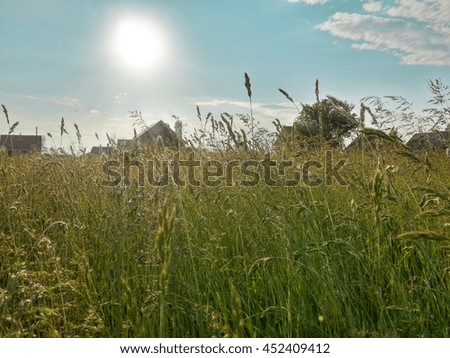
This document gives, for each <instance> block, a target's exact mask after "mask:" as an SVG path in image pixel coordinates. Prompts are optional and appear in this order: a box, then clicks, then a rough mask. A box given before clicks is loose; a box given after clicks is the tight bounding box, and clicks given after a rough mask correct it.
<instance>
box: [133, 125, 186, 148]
mask: <svg viewBox="0 0 450 358" xmlns="http://www.w3.org/2000/svg"><path fill="white" fill-rule="evenodd" d="M158 137H161V139H162V141H163V143H164V144H173V143H175V142H176V141H177V135H176V133H175V131H174V130H172V128H170V126H169V125H168V124H167V123H164V122H163V121H158V122H156V123H154V124H153V125H151V126H149V127H148V128H146V129H145V130H144V131H143V132H141V133H140V134H139V135H138V136H137V137H136V140H137V141H138V142H140V143H145V144H151V143H152V142H154V141H155V140H157V138H158Z"/></svg>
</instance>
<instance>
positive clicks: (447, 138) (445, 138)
mask: <svg viewBox="0 0 450 358" xmlns="http://www.w3.org/2000/svg"><path fill="white" fill-rule="evenodd" d="M406 145H407V146H408V147H409V148H411V149H430V148H434V149H442V150H446V149H448V148H450V128H447V130H446V131H440V132H428V133H416V134H414V135H413V136H412V137H411V139H410V140H409V141H408V143H406Z"/></svg>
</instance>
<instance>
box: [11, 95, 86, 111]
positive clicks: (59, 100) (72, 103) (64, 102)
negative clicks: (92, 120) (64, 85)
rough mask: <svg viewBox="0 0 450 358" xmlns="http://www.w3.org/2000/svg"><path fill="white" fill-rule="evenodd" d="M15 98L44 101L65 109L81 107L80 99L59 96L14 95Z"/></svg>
mask: <svg viewBox="0 0 450 358" xmlns="http://www.w3.org/2000/svg"><path fill="white" fill-rule="evenodd" d="M12 96H15V97H20V98H24V99H29V100H32V101H43V102H50V103H55V104H58V105H60V106H65V107H74V108H77V107H79V106H81V101H80V100H79V99H78V98H72V97H58V96H45V95H42V96H35V95H12Z"/></svg>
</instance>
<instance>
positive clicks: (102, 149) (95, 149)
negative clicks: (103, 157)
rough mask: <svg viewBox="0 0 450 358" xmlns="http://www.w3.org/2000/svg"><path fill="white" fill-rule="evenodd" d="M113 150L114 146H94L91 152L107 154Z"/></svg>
mask: <svg viewBox="0 0 450 358" xmlns="http://www.w3.org/2000/svg"><path fill="white" fill-rule="evenodd" d="M111 151H112V147H100V146H93V147H92V149H91V154H107V155H110V154H111Z"/></svg>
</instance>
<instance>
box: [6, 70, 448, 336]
mask: <svg viewBox="0 0 450 358" xmlns="http://www.w3.org/2000/svg"><path fill="white" fill-rule="evenodd" d="M247 84H248V88H247V89H248V91H249V92H248V95H249V99H250V101H251V92H250V80H249V79H248V81H247V77H246V87H247ZM316 88H317V87H316ZM280 91H281V93H282V94H284V95H285V96H286V98H288V99H289V100H290V101H292V98H291V97H290V96H289V95H288V94H287V93H286V92H284V91H283V90H280ZM292 102H293V101H292ZM293 103H294V102H293ZM364 111H365V109H364V107H362V115H361V117H363V115H364ZM5 114H6V113H5ZM198 116H199V119H200V121H201V122H202V128H201V129H200V130H199V132H198V133H197V134H198V135H197V136H196V137H194V139H193V140H194V141H195V140H196V141H197V147H199V149H192V148H184V149H183V148H181V149H178V150H176V151H171V150H169V149H165V148H159V149H158V148H151V147H150V148H144V147H139V146H138V147H135V148H133V150H132V152H131V155H133V159H136V160H142V161H143V162H146V160H147V159H149V158H152V159H157V160H159V161H162V160H167V159H171V158H172V159H173V157H174V156H175V155H180V156H182V157H185V156H186V157H187V156H188V155H189V153H192V152H193V153H194V156H195V158H196V159H202V158H206V159H214V160H216V161H219V162H221V163H224V164H225V163H227V162H229V161H231V160H237V159H240V160H244V159H253V160H262V159H264V158H265V156H266V154H265V153H264V152H263V151H260V150H258V149H260V148H259V147H258V146H257V145H256V144H257V143H256V142H255V140H254V139H255V137H254V135H255V136H256V133H254V132H253V130H254V129H255V128H254V122H253V113H252V114H251V118H250V120H251V121H250V123H249V124H250V127H247V128H249V129H250V133H251V135H252V138H251V142H248V141H247V139H246V133H245V131H239V130H238V129H236V126H235V124H234V123H233V116H231V115H229V114H223V115H222V116H221V120H220V121H216V120H215V119H214V117H213V116H212V114H208V115H207V117H206V119H205V120H203V118H202V116H201V113H200V110H199V109H198ZM8 121H9V119H8ZM207 123H209V124H210V125H211V127H212V129H213V133H212V134H211V133H209V134H211V136H210V137H208V132H207V130H206V124H207ZM247 124H248V123H247ZM75 129H76V131H77V138H78V142H79V143H80V145H81V143H82V141H81V134H80V131H79V128H78V126H75ZM361 130H362V132H363V133H365V134H368V135H375V136H378V137H379V138H380V140H383V141H385V142H387V143H390V144H389V145H390V146H389V147H384V148H389V150H383V149H382V148H383V147H382V148H381V150H380V149H375V148H373V149H370V150H369V149H364V146H363V147H362V150H363V151H364V152H362V153H363V155H361V152H359V151H348V152H344V153H340V152H339V151H337V150H335V152H334V153H333V154H334V157H335V158H342V159H344V160H345V161H346V162H347V165H346V166H345V167H344V169H343V172H342V174H343V176H344V177H345V178H346V180H347V181H348V185H345V186H342V185H339V184H338V183H333V184H332V185H322V186H315V187H308V186H306V185H304V184H299V185H296V186H293V187H286V186H283V185H275V186H268V185H266V184H265V183H264V182H263V181H262V182H261V183H260V184H258V185H257V186H254V187H244V186H239V185H238V180H239V179H241V178H239V177H238V178H237V180H236V181H235V182H234V185H225V184H223V185H219V186H217V187H208V186H206V185H204V184H202V185H200V186H189V185H187V186H177V185H175V184H174V183H173V182H170V183H169V185H167V186H164V187H155V186H151V185H150V184H147V185H144V186H139V185H137V181H136V179H137V178H138V175H137V174H138V173H136V172H134V171H133V170H132V176H133V180H131V182H130V185H127V186H126V185H123V183H122V184H121V185H117V186H115V187H108V186H105V185H104V180H105V179H107V178H106V174H104V173H103V172H102V168H103V164H104V160H105V159H104V158H100V157H90V156H75V155H72V156H69V155H61V152H60V151H57V153H56V154H53V155H39V154H33V155H27V156H1V155H0V336H2V337H319V336H320V337H449V336H450V329H449V322H450V306H449V304H448V302H450V256H449V251H448V249H449V248H450V240H449V237H450V222H449V217H450V215H449V212H450V187H449V180H448V179H449V177H450V165H449V159H448V158H447V157H445V156H444V155H442V154H440V153H434V152H430V153H416V152H412V151H410V150H409V149H408V148H407V147H406V146H404V144H402V142H401V141H399V140H398V138H396V137H395V136H392V135H387V134H384V133H383V132H380V131H377V130H371V129H368V128H365V129H364V128H361ZM64 134H67V135H68V133H67V130H66V129H65V124H64V120H62V121H61V141H62V137H63V135H64ZM249 143H250V145H248V144H249ZM212 144H215V146H214V145H212ZM291 144H292V143H290V145H289V146H286V147H285V148H282V150H280V151H279V152H277V153H272V157H271V159H272V160H278V159H279V160H282V159H286V157H288V158H292V160H293V162H294V164H295V167H297V166H298V165H300V164H302V163H304V162H305V161H307V160H310V159H320V158H323V156H324V152H323V151H324V150H325V149H326V147H325V144H323V145H322V146H321V148H316V149H311V150H310V151H307V152H305V151H303V152H299V151H298V148H296V147H295V145H291ZM207 146H209V147H210V148H211V147H212V148H214V149H215V150H214V151H212V150H206V149H205V147H207ZM121 155H122V153H121V152H120V151H119V150H116V151H113V152H112V157H111V158H109V159H120V158H121ZM291 169H292V168H291ZM197 174H198V173H197ZM290 174H292V173H290Z"/></svg>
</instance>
